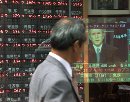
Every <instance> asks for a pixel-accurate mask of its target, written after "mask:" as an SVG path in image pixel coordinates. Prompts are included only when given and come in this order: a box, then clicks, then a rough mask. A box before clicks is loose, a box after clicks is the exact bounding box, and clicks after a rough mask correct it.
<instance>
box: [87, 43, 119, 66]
mask: <svg viewBox="0 0 130 102" xmlns="http://www.w3.org/2000/svg"><path fill="white" fill-rule="evenodd" d="M96 61H97V58H96V52H95V50H94V47H93V45H92V44H89V45H88V62H89V63H96ZM118 62H120V58H119V51H118V49H117V48H116V47H114V46H111V45H108V44H103V45H102V48H101V52H100V63H108V64H109V63H112V64H113V63H118Z"/></svg>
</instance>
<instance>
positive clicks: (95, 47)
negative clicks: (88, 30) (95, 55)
mask: <svg viewBox="0 0 130 102" xmlns="http://www.w3.org/2000/svg"><path fill="white" fill-rule="evenodd" d="M93 47H94V49H95V51H96V49H97V48H99V49H100V51H101V48H102V44H101V45H100V46H98V47H97V46H95V45H94V44H93Z"/></svg>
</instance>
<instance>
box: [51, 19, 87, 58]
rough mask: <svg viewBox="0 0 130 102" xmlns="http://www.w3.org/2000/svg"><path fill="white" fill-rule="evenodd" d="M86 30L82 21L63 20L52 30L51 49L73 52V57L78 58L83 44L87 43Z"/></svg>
mask: <svg viewBox="0 0 130 102" xmlns="http://www.w3.org/2000/svg"><path fill="white" fill-rule="evenodd" d="M85 30H86V25H85V23H84V22H83V21H82V20H79V19H74V18H64V19H61V20H59V21H58V22H57V23H56V24H55V25H54V27H53V28H52V31H51V37H50V40H51V47H52V48H53V49H54V50H56V51H58V52H65V51H68V52H71V54H72V55H71V56H73V57H76V55H75V54H78V55H79V53H81V52H82V50H83V44H84V42H85V41H86V34H85ZM68 54H69V53H68ZM78 55H77V56H78ZM66 56H67V55H66Z"/></svg>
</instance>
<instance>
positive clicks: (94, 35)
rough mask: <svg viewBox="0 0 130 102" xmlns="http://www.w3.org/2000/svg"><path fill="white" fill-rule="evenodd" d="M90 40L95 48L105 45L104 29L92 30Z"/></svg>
mask: <svg viewBox="0 0 130 102" xmlns="http://www.w3.org/2000/svg"><path fill="white" fill-rule="evenodd" d="M89 38H90V40H91V41H92V43H93V44H94V45H95V46H100V45H101V44H102V43H103V39H104V32H103V30H102V29H91V30H90V31H89Z"/></svg>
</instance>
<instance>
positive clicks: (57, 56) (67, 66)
mask: <svg viewBox="0 0 130 102" xmlns="http://www.w3.org/2000/svg"><path fill="white" fill-rule="evenodd" d="M49 55H50V56H52V57H54V58H55V59H57V60H58V61H59V62H61V63H62V64H63V66H64V67H65V68H66V70H67V72H68V73H69V75H70V76H71V77H72V68H71V66H70V64H69V62H67V61H66V60H65V59H63V58H62V57H60V56H59V55H56V54H54V53H52V52H49Z"/></svg>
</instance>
